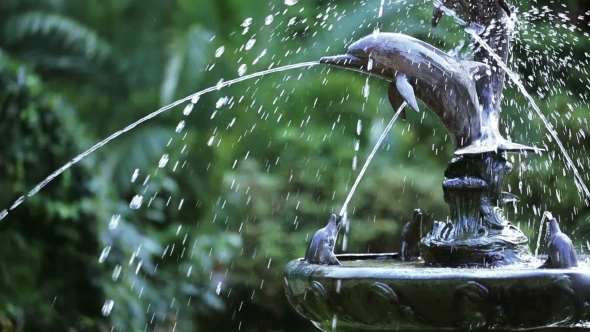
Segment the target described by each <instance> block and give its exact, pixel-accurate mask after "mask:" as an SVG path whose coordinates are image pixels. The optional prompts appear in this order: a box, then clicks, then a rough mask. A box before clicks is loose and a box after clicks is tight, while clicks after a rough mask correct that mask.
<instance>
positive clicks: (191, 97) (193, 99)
mask: <svg viewBox="0 0 590 332" xmlns="http://www.w3.org/2000/svg"><path fill="white" fill-rule="evenodd" d="M317 64H319V61H309V62H302V63H297V64H292V65H286V66H281V67H277V68H270V69H267V70H263V71H259V72H257V73H252V74H250V75H246V76H242V77H238V78H235V79H233V80H229V81H226V82H223V83H220V84H217V85H215V86H212V87H209V88H207V89H204V90H201V91H199V92H196V93H194V94H192V95H189V96H187V97H184V98H182V99H179V100H177V101H175V102H173V103H171V104H169V105H166V106H164V107H162V108H160V109H158V110H157V111H154V112H152V113H150V114H148V115H146V116H144V117H143V118H141V119H139V120H137V121H135V122H134V123H132V124H130V125H128V126H127V127H125V128H123V129H121V130H119V131H117V132H115V133H113V134H111V135H110V136H109V137H107V138H105V139H104V140H102V141H100V142H98V143H97V144H95V145H94V146H92V147H91V148H90V149H88V150H86V151H84V152H82V153H81V154H79V155H77V156H76V157H75V158H74V159H72V160H71V161H69V162H68V163H67V164H65V165H63V166H62V167H60V168H59V169H57V170H56V171H54V172H53V173H51V174H50V175H49V176H48V177H46V178H45V179H44V180H43V181H41V182H40V183H39V184H37V185H36V186H35V187H34V188H33V189H32V190H31V191H29V193H28V194H27V197H31V196H33V195H35V194H36V193H37V192H39V190H41V189H43V187H45V186H46V185H47V184H49V182H51V181H53V179H55V178H56V177H58V176H59V175H60V174H61V173H63V172H64V171H65V170H67V169H68V168H70V167H71V166H72V165H74V164H76V163H78V162H79V161H80V160H82V159H83V158H84V157H86V156H88V155H89V154H91V153H92V152H94V151H96V150H98V149H99V148H101V147H102V146H104V145H106V144H107V143H109V142H110V141H112V140H113V139H115V138H117V137H118V136H120V135H121V134H124V133H126V132H128V131H130V130H131V129H133V128H135V127H136V126H137V125H139V124H141V123H143V122H145V121H147V120H150V119H152V118H154V117H156V116H158V115H160V114H161V113H164V112H166V111H167V110H169V109H171V108H174V107H176V106H178V105H180V104H183V103H184V102H187V101H191V104H189V106H192V105H193V104H195V103H196V101H198V99H199V97H200V96H202V95H204V94H206V93H209V92H213V91H217V90H219V89H221V88H225V87H228V86H230V85H232V84H236V83H239V82H243V81H246V80H249V79H251V78H254V77H260V76H264V75H266V74H272V73H276V72H281V71H285V70H289V69H295V68H302V67H311V66H314V65H317ZM191 109H192V108H191ZM184 113H185V115H188V113H190V110H189V111H188V112H186V111H184ZM24 200H25V196H21V197H19V198H18V199H17V200H16V201H15V202H14V203H13V204H12V205H11V207H10V210H13V209H14V208H16V207H17V206H18V205H20V204H21V203H22V202H23V201H24ZM7 215H8V209H4V210H1V211H0V220H2V219H4V218H5V217H6V216H7Z"/></svg>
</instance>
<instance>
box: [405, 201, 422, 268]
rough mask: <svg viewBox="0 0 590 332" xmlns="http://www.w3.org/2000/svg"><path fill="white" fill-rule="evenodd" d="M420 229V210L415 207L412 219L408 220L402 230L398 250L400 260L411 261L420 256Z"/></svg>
mask: <svg viewBox="0 0 590 332" xmlns="http://www.w3.org/2000/svg"><path fill="white" fill-rule="evenodd" d="M421 230H422V212H421V211H420V209H415V210H414V216H413V218H412V220H410V221H408V222H407V223H406V224H405V225H404V228H403V230H402V248H401V252H400V259H401V260H402V261H412V260H416V259H418V258H419V257H420V248H419V245H420V239H421V238H422V234H420V233H421Z"/></svg>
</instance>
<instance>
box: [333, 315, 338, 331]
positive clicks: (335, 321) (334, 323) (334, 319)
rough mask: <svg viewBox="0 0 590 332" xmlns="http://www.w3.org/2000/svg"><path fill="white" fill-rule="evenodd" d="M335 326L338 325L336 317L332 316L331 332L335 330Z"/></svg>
mask: <svg viewBox="0 0 590 332" xmlns="http://www.w3.org/2000/svg"><path fill="white" fill-rule="evenodd" d="M336 325H338V316H337V315H336V314H334V317H332V331H334V330H336Z"/></svg>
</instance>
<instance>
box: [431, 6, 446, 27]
mask: <svg viewBox="0 0 590 332" xmlns="http://www.w3.org/2000/svg"><path fill="white" fill-rule="evenodd" d="M444 13H445V12H444V11H443V10H442V9H441V8H440V6H438V7H436V6H435V7H434V10H432V22H431V23H432V26H433V27H436V26H437V25H438V23H439V22H440V19H441V18H442V17H443V15H444Z"/></svg>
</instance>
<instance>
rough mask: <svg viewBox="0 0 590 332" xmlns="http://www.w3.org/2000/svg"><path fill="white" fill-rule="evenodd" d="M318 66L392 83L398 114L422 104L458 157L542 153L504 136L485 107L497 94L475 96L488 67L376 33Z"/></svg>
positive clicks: (394, 35) (404, 37) (408, 39)
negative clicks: (400, 109)
mask: <svg viewBox="0 0 590 332" xmlns="http://www.w3.org/2000/svg"><path fill="white" fill-rule="evenodd" d="M320 62H321V63H325V64H330V65H334V66H338V67H342V68H346V69H350V70H354V71H359V72H363V73H370V74H372V75H375V76H377V77H380V78H383V79H386V80H388V81H391V83H390V85H389V90H388V95H389V101H390V103H391V104H392V106H393V108H394V109H397V108H398V107H399V106H401V104H402V103H403V101H406V102H407V103H408V105H409V106H410V107H412V108H413V109H414V110H416V111H418V103H417V101H416V97H417V98H418V99H420V100H422V101H423V102H424V103H425V104H426V105H427V106H428V107H429V108H430V109H431V110H432V111H433V112H434V113H435V114H436V115H437V116H438V117H439V118H440V120H441V121H442V122H443V124H444V126H445V127H446V129H447V131H448V132H449V134H450V136H451V139H452V140H453V143H454V144H455V147H456V149H457V150H456V151H455V154H457V155H463V154H481V153H486V152H503V151H507V152H522V151H537V150H539V149H537V148H534V147H529V146H525V145H522V144H517V143H512V142H509V141H507V140H506V139H504V138H503V137H502V135H501V134H500V132H499V129H498V123H499V112H494V110H493V109H492V108H491V107H485V106H486V105H492V100H491V99H492V98H493V97H494V96H493V91H492V90H491V88H489V89H488V90H486V91H483V93H482V94H481V97H479V96H478V93H477V90H476V81H477V80H478V79H482V78H483V77H486V76H488V75H490V74H491V71H490V67H489V66H488V65H486V64H483V63H481V62H476V61H468V60H459V59H455V58H453V57H451V56H449V55H447V54H446V53H445V52H443V51H441V50H439V49H437V48H435V47H434V46H432V45H430V44H427V43H425V42H422V41H420V40H418V39H415V38H412V37H410V36H407V35H403V34H399V33H374V34H372V35H369V36H366V37H364V38H362V39H360V40H358V41H357V42H355V43H353V44H352V45H351V46H350V47H349V48H348V52H347V54H344V55H337V56H330V57H323V58H321V59H320ZM488 86H489V85H488ZM480 98H481V99H482V100H480ZM404 117H405V113H404V114H402V118H404Z"/></svg>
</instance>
